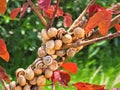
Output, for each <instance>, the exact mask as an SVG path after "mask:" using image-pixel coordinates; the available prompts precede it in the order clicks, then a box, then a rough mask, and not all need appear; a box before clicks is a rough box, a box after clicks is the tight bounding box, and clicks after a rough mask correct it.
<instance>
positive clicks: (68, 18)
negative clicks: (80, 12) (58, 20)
mask: <svg viewBox="0 0 120 90" xmlns="http://www.w3.org/2000/svg"><path fill="white" fill-rule="evenodd" d="M71 24H72V16H71V15H70V14H69V13H65V15H64V27H69V26H71Z"/></svg>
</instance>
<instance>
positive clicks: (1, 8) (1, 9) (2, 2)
mask: <svg viewBox="0 0 120 90" xmlns="http://www.w3.org/2000/svg"><path fill="white" fill-rule="evenodd" d="M6 7H7V2H6V0H0V13H1V14H3V15H4V14H5V11H6Z"/></svg>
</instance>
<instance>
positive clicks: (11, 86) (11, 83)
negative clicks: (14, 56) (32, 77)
mask: <svg viewBox="0 0 120 90" xmlns="http://www.w3.org/2000/svg"><path fill="white" fill-rule="evenodd" d="M15 87H16V82H15V81H12V82H10V90H15Z"/></svg>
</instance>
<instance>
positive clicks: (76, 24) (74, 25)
mask: <svg viewBox="0 0 120 90" xmlns="http://www.w3.org/2000/svg"><path fill="white" fill-rule="evenodd" d="M95 1H96V0H91V2H90V3H89V4H88V5H87V7H86V8H85V9H84V11H83V12H82V13H81V14H80V15H79V17H78V18H77V19H76V20H74V22H73V24H72V25H71V27H70V28H69V29H68V32H71V31H72V30H73V29H74V28H75V27H77V26H79V22H80V20H81V19H82V17H83V16H84V15H85V14H86V12H87V10H88V8H89V7H90V6H91V5H92V4H94V3H95Z"/></svg>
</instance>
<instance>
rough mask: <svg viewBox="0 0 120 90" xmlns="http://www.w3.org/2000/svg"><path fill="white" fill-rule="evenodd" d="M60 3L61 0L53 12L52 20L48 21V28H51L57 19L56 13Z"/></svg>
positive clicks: (58, 0)
mask: <svg viewBox="0 0 120 90" xmlns="http://www.w3.org/2000/svg"><path fill="white" fill-rule="evenodd" d="M59 4H60V0H57V3H56V7H55V11H54V13H53V16H52V18H51V20H50V21H49V22H48V28H50V27H51V26H52V25H53V22H54V20H55V15H56V13H57V10H58V7H59Z"/></svg>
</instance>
